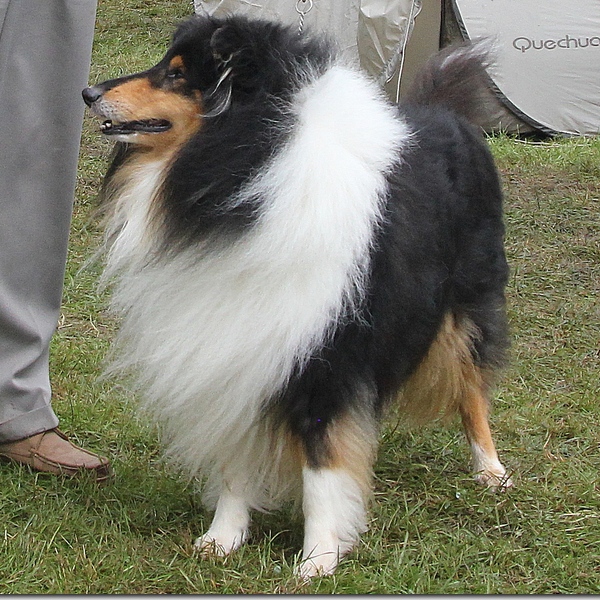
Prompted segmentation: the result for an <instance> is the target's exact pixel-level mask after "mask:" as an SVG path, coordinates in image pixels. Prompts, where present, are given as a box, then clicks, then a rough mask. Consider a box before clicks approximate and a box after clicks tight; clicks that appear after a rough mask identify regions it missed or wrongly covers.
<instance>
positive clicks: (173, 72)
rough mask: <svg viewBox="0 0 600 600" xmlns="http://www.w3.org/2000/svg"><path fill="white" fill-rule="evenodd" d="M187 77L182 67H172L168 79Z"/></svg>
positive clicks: (168, 72)
mask: <svg viewBox="0 0 600 600" xmlns="http://www.w3.org/2000/svg"><path fill="white" fill-rule="evenodd" d="M184 77H185V73H184V72H183V71H182V70H181V69H172V70H170V71H167V78H168V79H183V78H184Z"/></svg>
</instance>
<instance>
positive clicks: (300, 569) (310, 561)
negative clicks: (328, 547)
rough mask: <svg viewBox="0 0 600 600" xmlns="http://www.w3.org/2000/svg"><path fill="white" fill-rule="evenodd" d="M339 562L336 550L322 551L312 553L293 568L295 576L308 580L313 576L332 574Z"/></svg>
mask: <svg viewBox="0 0 600 600" xmlns="http://www.w3.org/2000/svg"><path fill="white" fill-rule="evenodd" d="M338 563H339V554H338V552H323V553H321V554H318V555H317V554H314V555H311V556H309V557H308V558H305V559H303V560H302V562H301V563H300V564H299V565H298V566H297V567H296V568H295V570H294V574H295V575H296V577H299V578H300V579H303V580H305V581H308V580H310V579H312V578H313V577H323V576H325V575H333V573H334V572H335V570H336V568H337V566H338Z"/></svg>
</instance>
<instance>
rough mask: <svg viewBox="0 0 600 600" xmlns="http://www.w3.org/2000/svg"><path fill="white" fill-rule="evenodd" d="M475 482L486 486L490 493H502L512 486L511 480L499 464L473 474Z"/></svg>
mask: <svg viewBox="0 0 600 600" xmlns="http://www.w3.org/2000/svg"><path fill="white" fill-rule="evenodd" d="M475 481H476V482H477V483H479V484H480V485H485V486H487V487H488V488H489V489H490V490H491V491H492V492H504V491H506V490H507V489H508V488H511V487H512V486H513V481H512V479H511V478H510V477H509V475H508V473H507V472H506V469H505V468H504V467H503V466H502V464H501V463H497V464H494V465H488V466H487V467H486V468H484V469H481V470H479V471H478V472H477V473H475Z"/></svg>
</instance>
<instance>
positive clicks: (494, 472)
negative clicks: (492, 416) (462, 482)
mask: <svg viewBox="0 0 600 600" xmlns="http://www.w3.org/2000/svg"><path fill="white" fill-rule="evenodd" d="M465 370H466V371H470V372H468V373H467V374H466V377H465V384H466V385H465V389H464V392H463V394H462V398H461V402H460V405H459V411H460V416H461V419H462V424H463V428H464V430H465V434H466V436H467V440H468V442H469V445H470V446H471V455H472V458H473V469H474V471H475V479H476V481H477V482H479V483H481V484H483V485H487V486H488V487H490V488H492V489H494V490H496V489H506V488H509V487H511V486H512V485H513V483H512V480H511V479H510V477H509V476H508V475H507V473H506V469H505V468H504V466H503V465H502V463H501V462H500V460H499V459H498V453H497V452H496V447H495V445H494V440H493V439H492V433H491V431H490V425H489V418H488V412H489V409H488V407H489V402H488V399H487V396H486V390H485V388H486V386H485V384H484V377H482V375H481V373H480V372H479V369H478V367H476V366H474V365H468V366H466V367H465Z"/></svg>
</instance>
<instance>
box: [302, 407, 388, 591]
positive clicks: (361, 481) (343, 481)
mask: <svg viewBox="0 0 600 600" xmlns="http://www.w3.org/2000/svg"><path fill="white" fill-rule="evenodd" d="M325 435H326V442H327V446H328V449H329V452H328V458H327V459H326V460H325V461H323V462H322V463H321V464H318V465H314V464H310V461H307V462H306V463H305V465H304V467H303V470H302V483H303V496H302V509H303V512H304V520H305V521H304V523H305V525H304V544H303V552H302V562H301V563H300V565H299V566H298V568H297V571H296V572H297V574H298V575H299V576H300V577H302V578H303V579H309V578H311V577H314V576H320V575H330V574H332V573H333V572H334V571H335V569H336V567H337V565H338V563H339V561H340V559H341V558H342V556H344V555H345V554H347V553H348V552H350V550H352V548H354V546H355V545H356V544H357V542H358V540H359V537H360V534H361V533H363V532H364V531H365V530H366V529H367V504H368V500H369V497H370V494H371V480H372V463H373V460H374V455H375V447H376V443H377V433H376V426H375V425H374V424H371V423H369V420H368V419H367V420H366V421H365V420H363V419H357V418H355V417H352V416H350V415H346V416H343V417H341V418H339V419H338V420H336V421H334V422H332V423H330V424H329V426H328V428H327V432H326V434H325Z"/></svg>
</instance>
